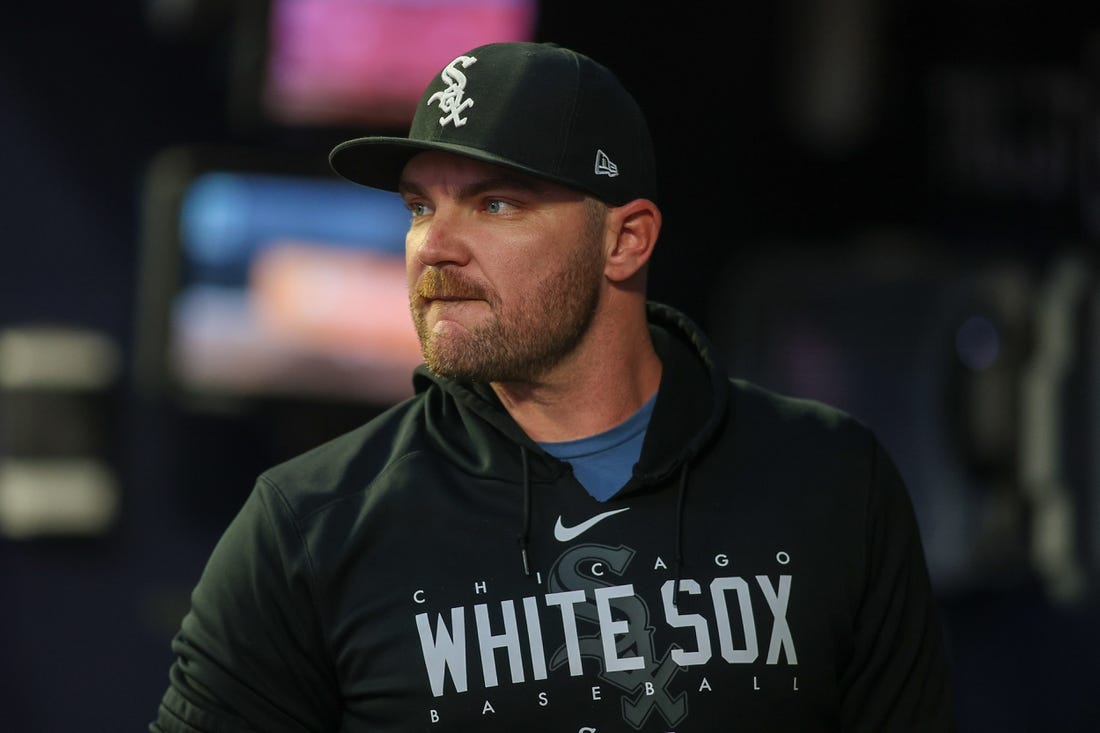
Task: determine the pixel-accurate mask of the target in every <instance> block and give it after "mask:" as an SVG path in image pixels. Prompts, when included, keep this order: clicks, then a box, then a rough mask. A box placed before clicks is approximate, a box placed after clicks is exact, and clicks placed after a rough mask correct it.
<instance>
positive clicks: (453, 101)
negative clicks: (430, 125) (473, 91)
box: [425, 56, 477, 127]
mask: <svg viewBox="0 0 1100 733" xmlns="http://www.w3.org/2000/svg"><path fill="white" fill-rule="evenodd" d="M476 61H477V59H476V58H475V57H473V56H459V57H458V58H456V59H455V60H454V61H452V62H451V63H449V64H447V65H446V66H445V67H444V68H443V72H442V73H441V74H440V75H439V78H440V79H442V80H443V81H444V82H445V83H446V84H447V88H446V89H444V90H442V91H439V92H436V93H435V94H433V95H432V96H430V97H428V101H427V102H425V104H431V103H432V102H439V109H441V110H442V111H444V112H446V113H447V114H446V115H444V116H443V117H440V118H439V126H440V127H446V126H447V123H448V122H451V123H453V124H454V126H455V127H462V126H463V125H465V124H466V118H465V117H459V116H458V115H459V112H461V111H462V110H464V109H466V108H467V107H473V106H474V100H472V99H464V98H463V95H464V94H465V93H466V75H465V74H463V73H462V72H461V71H460V70H459V68H458V65H459V64H461V65H462V68H463V69H465V68H467V67H469V66H470V64H473V63H475V62H476Z"/></svg>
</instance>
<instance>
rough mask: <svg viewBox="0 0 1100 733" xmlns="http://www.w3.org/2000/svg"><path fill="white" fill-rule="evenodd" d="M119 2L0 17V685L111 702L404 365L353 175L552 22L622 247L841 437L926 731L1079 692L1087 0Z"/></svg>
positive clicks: (1098, 381) (545, 33)
mask: <svg viewBox="0 0 1100 733" xmlns="http://www.w3.org/2000/svg"><path fill="white" fill-rule="evenodd" d="M721 7H722V8H724V9H720V5H719V4H717V3H707V4H704V3H687V4H685V3H649V4H648V5H646V6H643V4H641V3H634V2H630V3H628V2H619V1H608V2H586V3H582V2H579V1H575V0H554V1H553V2H550V1H549V0H543V1H542V2H539V1H538V0H404V1H402V0H388V1H385V0H146V1H144V2H141V1H137V0H130V2H114V3H78V2H75V1H73V0H53V1H51V2H42V3H29V4H24V5H23V6H22V8H21V10H20V13H19V17H18V20H16V19H15V16H12V17H10V18H9V20H8V21H7V22H6V23H4V24H3V25H2V26H0V40H2V42H0V159H2V160H3V161H4V169H3V171H4V175H3V178H0V194H2V195H0V221H2V223H3V229H2V230H3V231H4V232H6V234H5V237H4V240H3V242H2V243H0V598H3V602H2V603H0V708H2V709H3V711H4V712H3V715H2V716H0V717H2V719H3V722H2V723H0V728H2V729H3V730H5V731H13V732H23V731H29V732H34V733H52V732H54V731H57V732H60V731H70V730H90V731H112V732H113V731H123V730H144V729H145V726H146V724H147V723H148V721H149V720H150V719H151V717H152V716H153V714H154V712H155V709H156V706H157V703H158V701H159V699H160V696H161V694H162V693H163V691H164V689H165V686H166V684H167V670H168V665H169V664H170V662H171V654H170V650H169V646H168V644H169V640H170V638H171V636H172V634H173V633H174V632H175V630H176V629H177V627H178V625H179V621H180V619H181V617H182V615H183V613H184V612H185V611H186V608H187V604H188V594H189V592H190V590H191V587H192V586H193V584H194V583H195V581H196V580H197V578H198V574H199V572H200V571H201V568H202V564H203V562H204V561H205V558H206V555H207V554H208V553H209V551H210V550H211V548H212V546H213V544H214V542H215V540H216V539H217V537H218V535H219V534H220V532H221V530H222V529H223V528H224V526H225V525H226V524H227V523H228V521H229V520H230V518H231V517H232V515H233V514H234V513H235V511H236V509H237V508H238V507H239V506H240V503H241V502H242V501H243V499H244V497H245V495H246V494H247V492H248V491H249V490H250V489H251V486H252V481H253V479H254V477H255V476H256V474H257V473H258V472H259V471H261V470H262V469H263V468H265V467H267V466H269V465H271V464H273V463H275V462H278V461H282V460H284V459H286V458H289V457H291V456H292V455H294V454H296V453H298V452H300V451H302V450H305V449H306V448H309V447H311V446H312V445H315V444H317V443H319V442H321V441H323V440H325V439H327V438H329V437H333V436H334V435H336V434H338V433H340V432H342V431H344V430H346V429H349V428H351V427H353V426H355V425H358V424H360V423H361V422H363V421H364V420H367V419H369V418H370V417H371V416H373V415H374V414H377V413H378V412H379V411H380V410H382V409H384V408H385V407H387V406H388V405H390V404H392V403H393V402H394V401H395V400H397V399H400V398H401V397H403V396H404V395H405V394H407V393H408V391H409V390H410V385H409V380H408V372H409V368H410V365H411V364H413V363H415V362H416V361H417V360H418V352H417V349H416V346H415V343H414V341H413V336H412V330H411V325H408V321H407V318H408V316H407V313H406V303H405V296H404V284H403V279H402V274H401V264H400V257H401V255H400V253H401V248H402V246H403V239H402V232H403V227H404V221H405V215H404V212H403V209H402V208H401V206H400V204H399V203H397V202H396V201H395V200H394V199H393V198H392V197H390V196H388V195H382V194H379V193H378V192H373V191H370V190H368V189H364V188H362V187H356V186H353V185H352V184H348V183H346V182H343V181H342V180H339V179H337V178H336V177H335V176H334V175H333V174H331V173H330V172H329V170H328V168H327V153H328V151H329V149H330V148H331V147H332V146H333V145H334V144H336V143H338V142H340V141H342V140H344V139H347V138H349V137H353V136H357V135H361V134H368V133H383V132H388V133H395V134H404V131H405V129H406V127H407V124H408V121H409V119H411V115H412V108H413V106H414V104H415V100H416V98H417V97H418V96H419V93H420V90H421V89H422V88H423V86H424V84H425V83H426V81H427V79H428V78H429V77H430V76H431V75H432V74H433V73H435V71H436V70H437V69H438V68H439V67H441V66H442V64H444V63H446V62H447V61H449V60H450V59H451V58H453V57H454V56H455V55H456V54H457V53H459V52H460V51H464V50H467V49H468V48H471V47H473V46H474V45H477V44H479V43H482V42H485V41H489V40H502V39H523V38H527V39H534V40H553V41H557V42H560V43H562V44H564V45H568V46H572V47H575V48H577V49H579V50H581V51H585V52H587V53H589V54H590V55H592V56H594V57H595V58H597V59H598V60H600V61H603V62H604V63H606V64H607V65H608V66H610V67H611V68H612V69H614V70H616V71H617V72H618V73H619V75H620V76H621V77H622V79H623V80H624V82H625V83H626V84H627V86H628V87H629V88H631V89H632V90H633V91H634V92H635V94H636V96H637V97H638V99H639V101H640V103H641V104H642V106H643V107H644V108H645V110H646V112H647V113H648V115H649V118H650V120H651V127H652V131H653V134H654V136H655V138H656V143H657V151H658V156H659V166H660V173H661V204H662V207H663V209H664V211H665V229H664V233H663V235H662V240H661V243H660V245H659V248H658V252H657V254H656V256H655V265H654V267H653V271H652V276H651V291H652V296H653V298H654V299H657V300H663V301H666V302H669V303H671V304H673V305H675V306H677V307H679V308H681V309H682V310H684V311H685V312H686V313H688V315H690V316H691V317H692V318H694V319H695V320H696V321H698V322H699V323H700V325H702V326H703V327H704V328H706V329H707V330H708V331H709V332H710V333H711V334H712V336H713V338H714V341H715V343H716V345H717V347H718V350H719V352H720V353H721V354H722V355H723V357H724V358H725V359H726V360H727V362H728V364H729V367H730V371H731V373H733V374H735V375H737V376H742V377H746V378H749V379H752V380H755V381H757V382H759V383H762V384H764V385H766V386H769V387H772V388H774V389H778V390H781V391H784V392H788V393H792V394H798V395H802V396H809V397H816V398H818V399H823V400H825V401H828V402H831V403H833V404H837V405H839V406H841V407H843V408H845V409H847V410H848V411H850V412H852V413H853V414H855V415H856V416H857V417H859V418H861V419H862V420H864V421H865V422H866V423H868V424H869V425H871V426H872V427H873V428H874V429H875V430H876V431H877V432H878V433H879V435H880V437H881V438H882V440H883V442H884V443H885V444H886V445H887V447H888V448H889V449H890V451H891V453H892V454H893V455H894V456H895V458H896V461H897V463H898V465H899V468H900V469H901V472H902V474H903V475H904V477H905V478H906V480H907V482H908V484H909V486H910V490H911V493H912V496H913V501H914V505H915V507H916V510H917V513H918V519H919V520H920V523H921V531H922V535H923V538H924V542H925V547H926V552H927V555H928V559H929V566H930V570H931V573H932V576H933V583H934V585H935V588H936V591H937V593H938V595H939V598H940V600H941V603H942V608H943V615H944V624H945V632H946V634H947V638H948V644H949V649H950V654H951V662H952V665H953V667H954V673H955V684H956V695H957V701H958V709H959V720H960V724H961V729H962V730H963V731H998V732H999V733H1001V732H1010V731H1086V730H1090V731H1091V730H1095V729H1096V725H1097V721H1100V701H1098V697H1097V695H1096V693H1095V689H1094V688H1095V687H1096V684H1097V682H1098V681H1100V602H1098V594H1097V585H1098V582H1100V359H1098V357H1100V283H1098V279H1097V274H1098V264H1097V252H1098V248H1097V246H1096V243H1097V241H1098V237H1100V5H1098V4H1096V3H1087V2H1084V0H1076V1H1069V0H1049V1H1048V2H1045V3H1042V4H1039V3H1025V2H1013V1H1011V0H1001V1H998V2H994V1H993V0H952V1H951V2H947V1H946V0H893V1H891V2H886V1H885V0H828V1H827V0H804V1H802V2H795V1H794V0H777V1H776V2H769V3H737V4H730V5H726V6H721Z"/></svg>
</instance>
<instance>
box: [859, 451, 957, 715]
mask: <svg viewBox="0 0 1100 733" xmlns="http://www.w3.org/2000/svg"><path fill="white" fill-rule="evenodd" d="M872 460H873V465H872V473H871V476H872V479H871V486H870V487H869V488H870V490H869V493H868V497H867V515H866V540H865V547H866V552H867V555H866V575H865V578H866V582H865V588H864V593H863V597H862V601H861V603H860V605H859V607H858V609H857V612H856V618H855V630H854V633H855V640H854V648H853V652H852V658H851V660H850V663H849V664H848V666H847V667H846V668H845V669H844V671H843V673H842V674H843V676H842V689H843V690H844V698H843V701H842V709H841V718H842V723H843V724H842V730H843V731H845V732H846V733H848V732H855V731H859V732H861V733H862V732H866V733H871V732H876V733H877V732H881V731H914V732H915V731H922V732H923V731H929V732H935V733H940V732H941V731H943V732H950V731H955V730H956V724H955V720H954V709H953V700H952V694H951V685H950V679H949V675H948V669H947V661H946V659H945V651H944V647H943V634H942V627H941V621H940V618H939V612H938V609H937V605H936V600H935V597H934V595H933V592H932V588H931V583H930V580H929V575H928V569H927V565H926V561H925V557H924V550H923V547H922V545H921V538H920V533H919V530H918V526H917V521H916V517H915V514H914V511H913V507H912V503H911V500H910V497H909V494H908V492H907V490H906V488H905V486H904V484H903V482H902V479H901V477H900V475H899V474H898V472H897V469H896V467H895V465H894V463H893V462H892V461H891V459H890V457H889V456H888V455H887V454H886V452H885V451H884V449H883V448H882V446H881V445H880V444H879V443H878V441H874V446H873V459H872Z"/></svg>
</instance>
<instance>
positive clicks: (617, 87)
mask: <svg viewBox="0 0 1100 733" xmlns="http://www.w3.org/2000/svg"><path fill="white" fill-rule="evenodd" d="M425 150H438V151H443V152H448V153H455V154H457V155H463V156H466V157H469V158H474V159H476V160H481V161H486V162H489V163H495V164H497V165H501V166H505V167H508V168H512V169H515V170H519V171H523V172H525V173H528V174H531V175H533V176H536V177H539V178H543V179H547V180H550V181H554V182H556V183H560V184H563V185H565V186H568V187H571V188H575V189H579V190H581V191H585V192H587V193H589V194H592V195H593V196H595V197H596V198H599V199H601V200H602V201H604V202H606V203H609V204H611V205H613V206H618V205H620V204H624V203H626V202H627V201H631V200H633V199H636V198H648V199H652V200H656V197H657V173H656V162H655V159H654V154H653V143H652V140H651V139H650V135H649V129H648V126H647V124H646V120H645V116H644V115H643V113H642V110H641V108H640V107H639V106H638V103H637V101H636V100H635V99H634V98H633V97H632V96H631V94H630V93H629V92H628V91H627V90H626V88H625V87H624V86H623V85H622V83H621V82H620V81H619V79H618V78H617V77H616V76H615V75H614V74H613V73H612V72H611V71H610V70H608V69H607V68H606V67H605V66H603V65H602V64H600V63H598V62H596V61H594V60H592V59H591V58H589V57H588V56H585V55H584V54H581V53H578V52H576V51H573V50H570V49H567V48H565V47H563V46H560V45H558V44H556V43H536V42H527V41H516V42H503V43H490V44H487V45H482V46H478V47H477V48H474V49H472V50H470V51H468V52H466V53H464V54H462V55H461V56H458V57H456V58H455V59H454V60H453V61H451V62H450V63H448V64H447V65H446V66H444V67H443V69H442V70H441V71H440V73H439V74H438V75H437V76H436V77H435V78H434V79H433V80H432V81H431V82H430V83H429V84H428V87H427V89H425V90H424V94H423V95H422V96H421V98H420V102H419V104H418V106H417V108H416V113H415V115H414V116H413V121H412V125H411V127H410V128H409V134H408V136H407V137H387V136H374V137H360V138H356V139H353V140H348V141H346V142H343V143H340V144H339V145H337V146H336V147H335V148H333V149H332V151H331V152H330V153H329V164H330V165H331V166H332V169H333V170H334V171H336V172H337V173H338V174H340V175H341V176H343V177H344V178H347V179H348V180H350V181H354V182H355V183H360V184H363V185H365V186H370V187H372V188H380V189H384V190H389V191H395V190H397V184H398V180H399V178H400V176H401V171H402V169H403V168H404V166H405V163H407V162H408V161H409V159H411V158H412V157H413V156H414V155H416V154H417V153H419V152H422V151H425Z"/></svg>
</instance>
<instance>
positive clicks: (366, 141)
mask: <svg viewBox="0 0 1100 733" xmlns="http://www.w3.org/2000/svg"><path fill="white" fill-rule="evenodd" d="M428 150H436V151H439V152H444V153H453V154H454V155H461V156H463V157H466V158H473V159H474V160H480V161H483V162H485V163H494V164H496V165H501V166H504V167H505V168H511V169H512V170H517V171H520V172H522V173H527V174H528V175H531V176H534V177H535V178H541V179H543V180H547V181H552V182H554V183H558V184H561V185H563V186H566V187H568V188H572V189H575V190H580V191H584V192H586V193H588V194H591V195H593V196H597V198H598V195H597V194H596V193H594V192H593V191H590V190H588V189H587V187H585V186H582V185H580V184H578V183H577V182H576V181H571V180H569V179H567V178H564V177H558V176H553V175H549V174H547V173H546V172H545V171H539V170H536V169H535V168H532V167H530V166H526V165H523V164H522V163H517V162H515V161H514V160H509V159H508V158H504V157H501V156H499V155H494V154H493V153H487V152H485V151H484V150H479V149H477V148H472V147H467V146H465V145H455V144H453V143H445V142H436V141H432V140H410V139H409V138H405V137H382V136H379V137H361V138H356V139H354V140H348V141H346V142H342V143H340V144H339V145H337V146H336V147H335V148H333V149H332V152H330V153H329V156H328V160H329V165H330V166H332V169H333V170H334V171H336V172H337V173H338V174H339V175H341V176H343V177H344V178H346V179H348V180H349V181H352V182H353V183H359V184H362V185H364V186H370V187H371V188H380V189H382V190H384V191H396V190H397V189H398V183H400V181H401V171H403V170H404V168H405V164H406V163H408V162H409V160H411V159H412V157H413V156H414V155H416V154H417V153H422V152H425V151H428Z"/></svg>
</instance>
